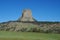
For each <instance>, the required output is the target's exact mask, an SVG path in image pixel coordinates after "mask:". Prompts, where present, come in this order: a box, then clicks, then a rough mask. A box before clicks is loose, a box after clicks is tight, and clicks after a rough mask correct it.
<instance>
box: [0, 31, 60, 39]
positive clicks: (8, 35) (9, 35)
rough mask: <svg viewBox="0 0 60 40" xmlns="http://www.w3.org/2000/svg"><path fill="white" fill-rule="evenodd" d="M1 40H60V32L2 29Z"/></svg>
mask: <svg viewBox="0 0 60 40" xmlns="http://www.w3.org/2000/svg"><path fill="white" fill-rule="evenodd" d="M0 40H60V34H50V33H49V34H46V33H34V32H8V31H0Z"/></svg>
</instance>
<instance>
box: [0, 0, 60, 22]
mask: <svg viewBox="0 0 60 40" xmlns="http://www.w3.org/2000/svg"><path fill="white" fill-rule="evenodd" d="M28 8H29V9H31V10H32V15H33V17H34V18H35V19H36V20H38V21H60V0H0V22H6V21H10V20H17V19H18V18H19V17H21V15H22V10H23V9H28Z"/></svg>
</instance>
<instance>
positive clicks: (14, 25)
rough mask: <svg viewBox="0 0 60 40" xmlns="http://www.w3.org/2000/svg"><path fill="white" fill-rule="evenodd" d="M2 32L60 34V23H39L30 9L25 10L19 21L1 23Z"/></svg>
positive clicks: (0, 29)
mask: <svg viewBox="0 0 60 40" xmlns="http://www.w3.org/2000/svg"><path fill="white" fill-rule="evenodd" d="M0 31H16V32H20V31H21V32H25V31H26V32H45V33H48V32H50V33H60V22H48V21H47V22H41V21H37V20H36V19H35V18H33V16H32V12H31V10H30V9H24V10H23V12H22V16H21V17H20V18H19V19H17V20H15V21H8V22H2V23H0Z"/></svg>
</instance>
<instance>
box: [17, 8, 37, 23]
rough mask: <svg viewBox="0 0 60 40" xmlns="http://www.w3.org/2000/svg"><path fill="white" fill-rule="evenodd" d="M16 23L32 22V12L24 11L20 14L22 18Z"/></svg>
mask: <svg viewBox="0 0 60 40" xmlns="http://www.w3.org/2000/svg"><path fill="white" fill-rule="evenodd" d="M18 21H23V22H26V21H28V22H34V21H36V20H35V19H34V18H33V17H32V12H31V10H30V9H24V10H23V12H22V16H21V17H20V18H19V19H18Z"/></svg>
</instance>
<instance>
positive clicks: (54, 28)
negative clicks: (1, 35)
mask: <svg viewBox="0 0 60 40" xmlns="http://www.w3.org/2000/svg"><path fill="white" fill-rule="evenodd" d="M0 30H1V31H17V32H19V31H22V32H44V33H60V23H59V22H58V23H57V22H52V23H51V22H40V23H30V22H6V23H0Z"/></svg>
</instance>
